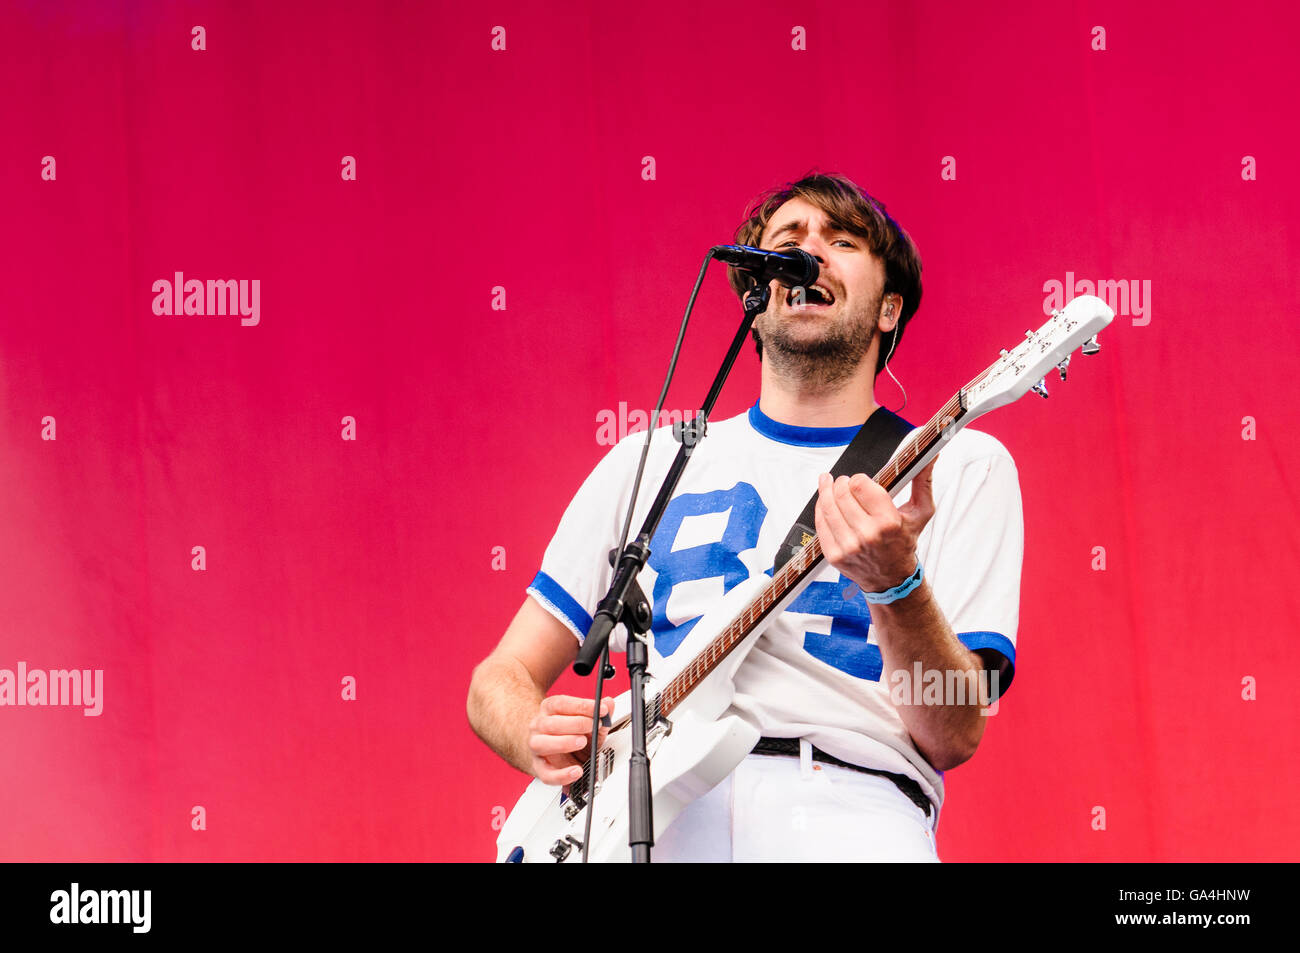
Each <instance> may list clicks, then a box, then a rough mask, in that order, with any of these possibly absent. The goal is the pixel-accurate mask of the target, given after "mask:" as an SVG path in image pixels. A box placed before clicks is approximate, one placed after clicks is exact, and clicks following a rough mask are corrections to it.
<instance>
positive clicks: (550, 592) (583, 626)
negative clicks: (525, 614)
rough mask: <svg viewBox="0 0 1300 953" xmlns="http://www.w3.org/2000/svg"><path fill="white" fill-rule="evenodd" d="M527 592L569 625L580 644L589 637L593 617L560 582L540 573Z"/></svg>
mask: <svg viewBox="0 0 1300 953" xmlns="http://www.w3.org/2000/svg"><path fill="white" fill-rule="evenodd" d="M527 592H528V594H529V595H531V596H533V597H534V598H535V599H537V601H538V602H540V603H541V604H542V605H544V606H545V607H546V608H547V609H550V610H551V612H552V613H554V614H555V616H556V617H557V618H559V620H560V621H561V622H563V623H564V624H565V625H567V626H568V627H569V628H570V629H571V630H572V631H573V634H574V635H576V636H577V637H578V642H579V643H581V642H582V640H583V639H585V638H586V637H587V630H588V629H590V628H591V616H589V615H587V610H586V609H584V608H583V607H582V606H581V605H580V604H579V602H578V600H577V599H575V598H573V596H571V595H569V594H568V593H567V592H565V591H564V587H563V586H561V585H560V584H559V583H558V582H556V581H555V580H554V579H552V578H551V577H550V576H548V575H546V573H544V572H540V571H539V572H538V573H537V575H536V576H535V577H534V578H533V581H532V583H531V584H530V585H529V586H528V589H527Z"/></svg>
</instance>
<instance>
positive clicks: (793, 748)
mask: <svg viewBox="0 0 1300 953" xmlns="http://www.w3.org/2000/svg"><path fill="white" fill-rule="evenodd" d="M753 753H754V754H786V755H793V756H794V757H796V758H797V757H799V739H798V738H759V739H758V744H756V745H754V751H753ZM812 759H813V760H814V761H820V762H822V763H823V764H834V765H838V766H839V767H841V768H848V769H849V770H851V771H861V772H862V773H863V774H878V775H880V776H881V777H882V778H889V780H891V781H893V782H894V784H895V785H897V786H898V789H899V790H900V791H902V792H903V793H904V794H906V795H907V797H908V800H910V801H911V802H912V803H913V804H915V805H916V806H917V807H919V808H920V809H921V810H923V811H925V816H926V817H929V816H930V811H931V805H930V799H929V798H928V797H926V796H925V792H924V791H922V790H921V785H919V784H917V783H916V781H915V779H913V778H909V777H908V776H907V775H905V774H894V773H892V772H890V771H880V770H878V769H876V768H864V767H862V765H860V764H849V763H848V762H847V761H841V760H840V759H839V758H837V757H835V755H833V754H827V753H826V752H825V751H822V750H821V749H820V748H813V749H812Z"/></svg>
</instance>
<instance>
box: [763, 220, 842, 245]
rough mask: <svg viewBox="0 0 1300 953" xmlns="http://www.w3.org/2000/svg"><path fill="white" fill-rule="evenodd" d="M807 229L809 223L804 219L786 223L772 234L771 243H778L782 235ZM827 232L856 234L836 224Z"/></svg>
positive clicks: (831, 224)
mask: <svg viewBox="0 0 1300 953" xmlns="http://www.w3.org/2000/svg"><path fill="white" fill-rule="evenodd" d="M807 228H808V223H807V221H805V220H804V219H794V220H792V221H789V222H786V223H785V224H784V225H782V226H780V227H779V228H777V230H776V231H774V232H773V233H772V237H771V241H776V240H777V239H778V238H780V237H781V236H782V235H786V234H789V233H790V232H802V231H806V230H807ZM826 230H827V231H828V232H830V233H832V234H840V235H853V234H854V233H853V232H851V231H849V230H848V229H847V228H843V227H841V226H839V225H836V224H835V223H834V222H829V223H828V227H827V229H826Z"/></svg>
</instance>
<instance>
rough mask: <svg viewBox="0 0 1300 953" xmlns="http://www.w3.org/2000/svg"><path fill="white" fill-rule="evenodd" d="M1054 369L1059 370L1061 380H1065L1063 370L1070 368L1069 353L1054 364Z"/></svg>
mask: <svg viewBox="0 0 1300 953" xmlns="http://www.w3.org/2000/svg"><path fill="white" fill-rule="evenodd" d="M1056 369H1057V370H1058V371H1060V372H1061V380H1065V372H1066V371H1067V370H1069V369H1070V355H1069V354H1067V355H1065V360H1063V361H1062V362H1061V363H1060V364H1057V365H1056Z"/></svg>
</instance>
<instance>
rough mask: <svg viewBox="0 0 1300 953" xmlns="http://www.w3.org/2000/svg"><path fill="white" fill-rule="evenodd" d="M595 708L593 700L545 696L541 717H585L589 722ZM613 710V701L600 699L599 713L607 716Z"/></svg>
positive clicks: (568, 696)
mask: <svg viewBox="0 0 1300 953" xmlns="http://www.w3.org/2000/svg"><path fill="white" fill-rule="evenodd" d="M595 707H596V700H595V699H594V698H575V697H574V696H572V695H547V696H546V697H545V698H543V699H542V706H541V713H542V714H543V715H586V716H587V720H588V721H590V720H591V713H592V711H593V710H594V709H595ZM613 710H614V699H612V698H602V699H601V700H600V712H601V714H602V715H607V714H609V713H611V712H613Z"/></svg>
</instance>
